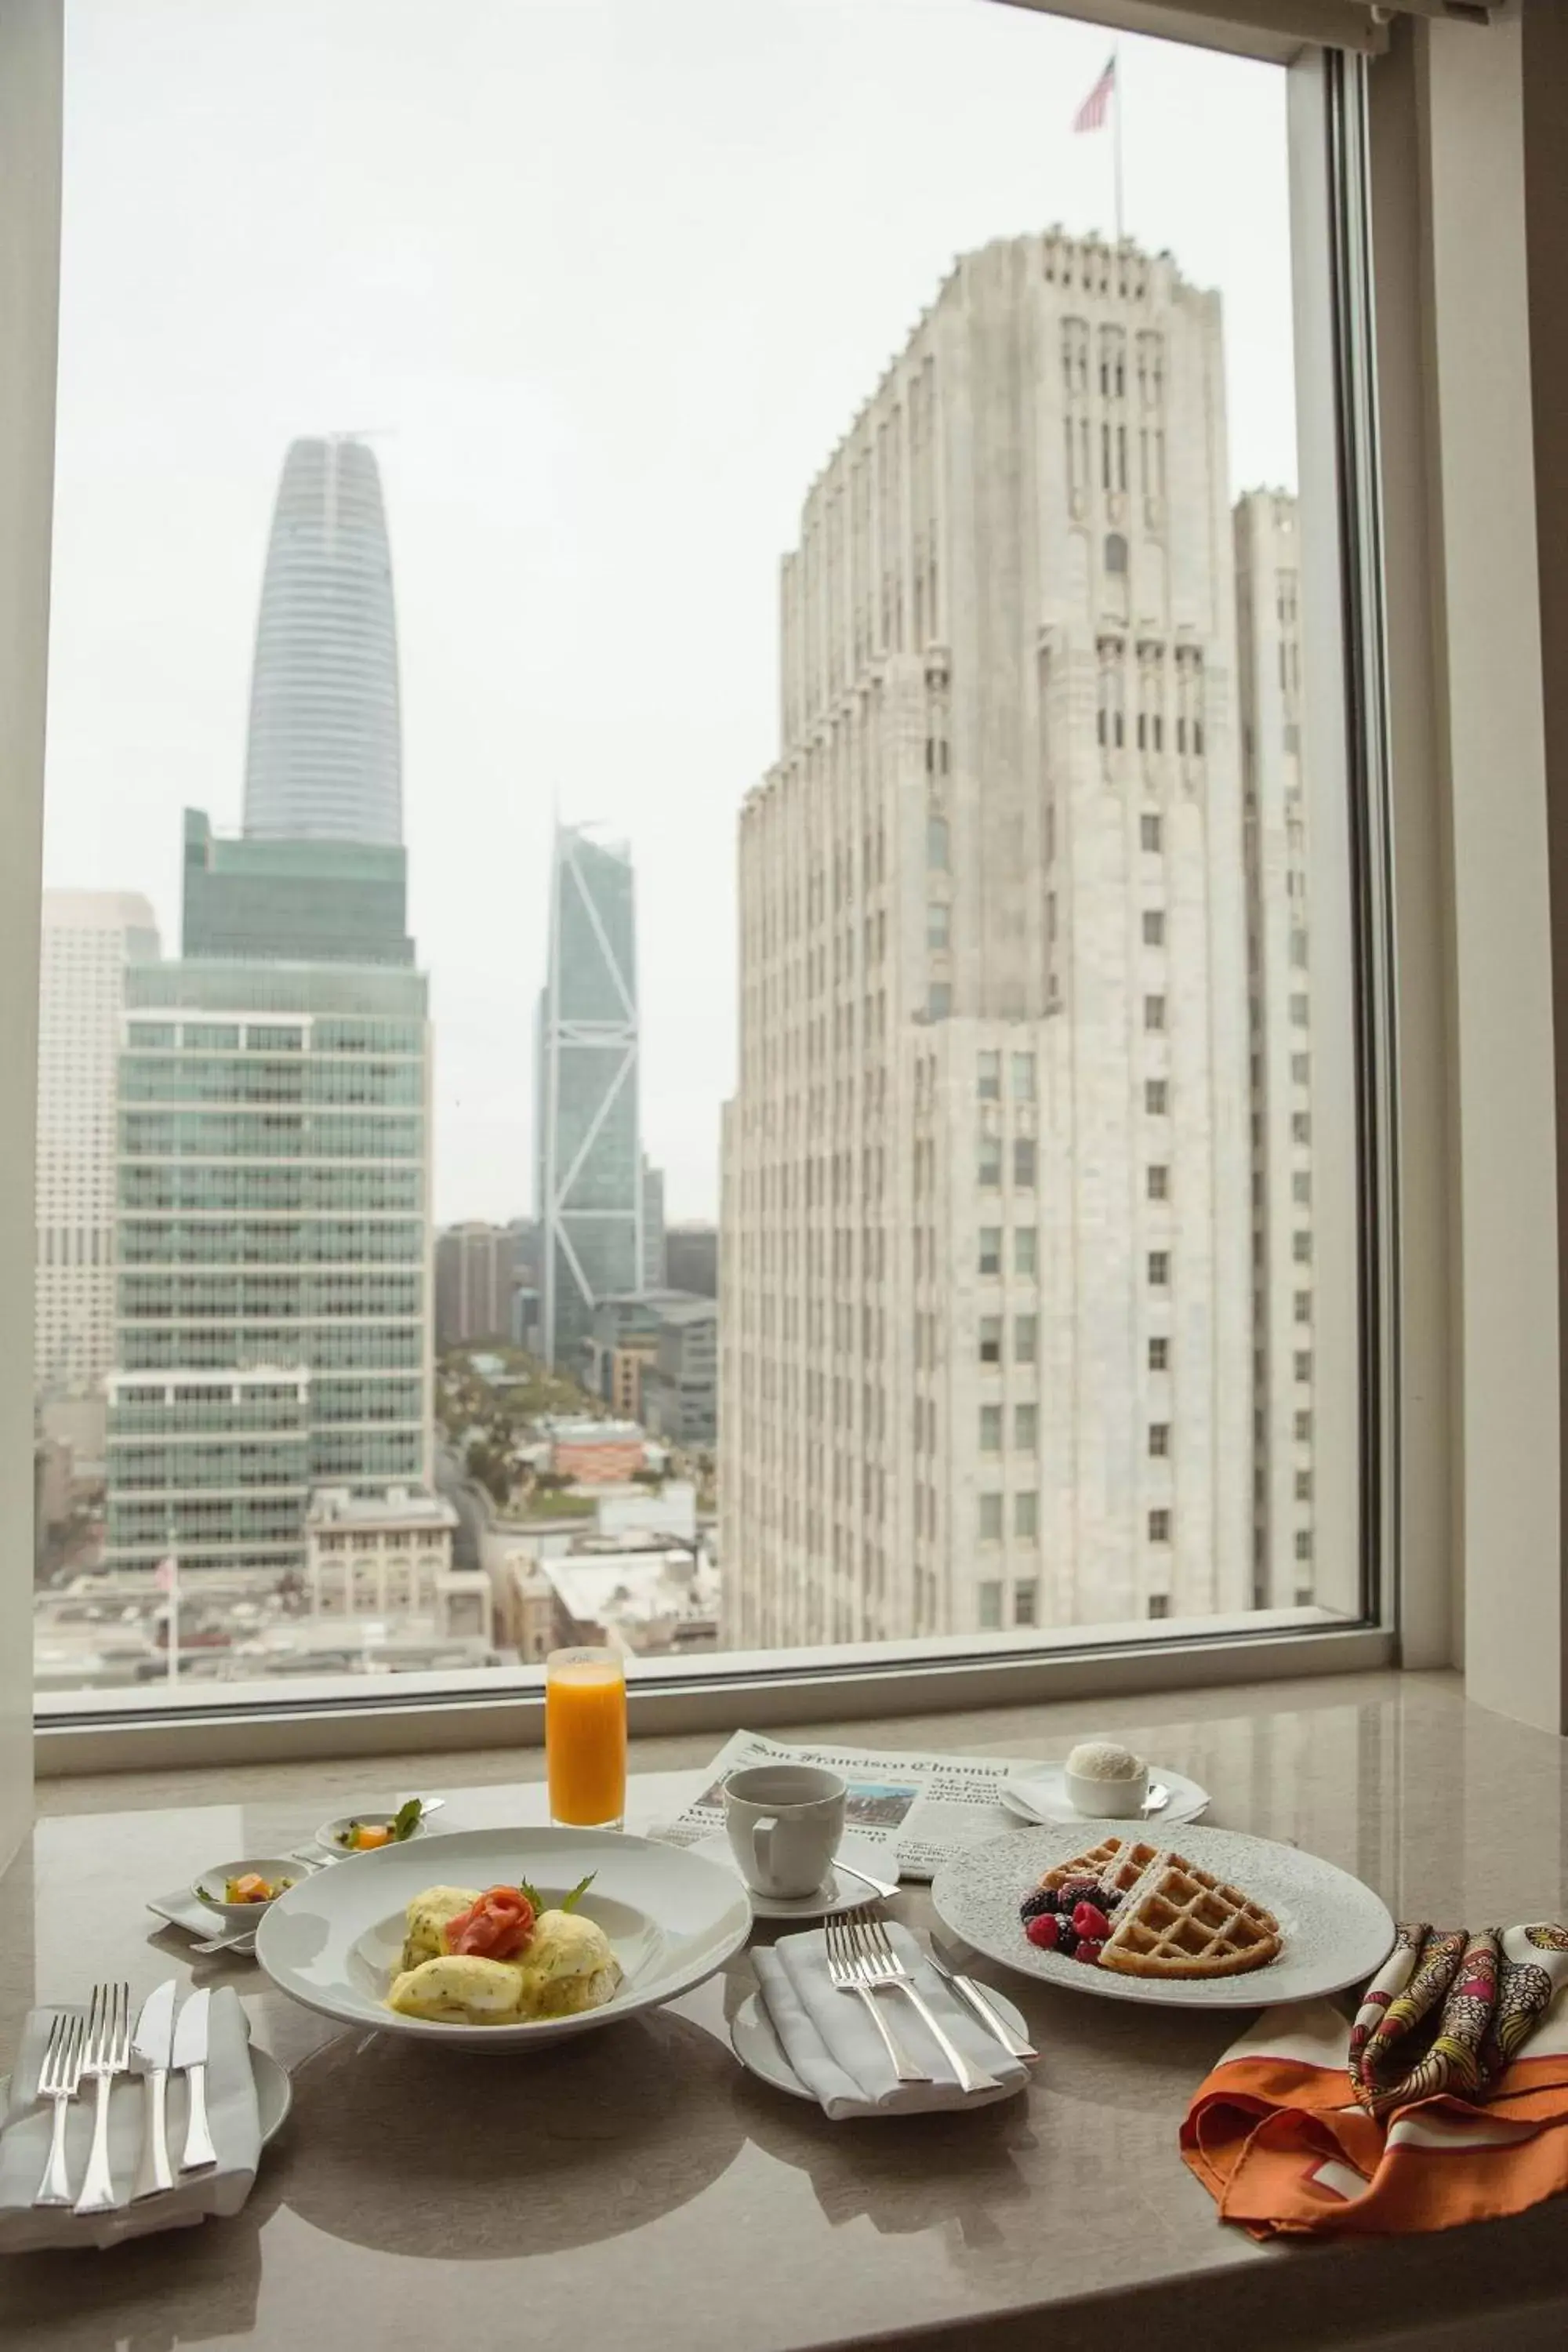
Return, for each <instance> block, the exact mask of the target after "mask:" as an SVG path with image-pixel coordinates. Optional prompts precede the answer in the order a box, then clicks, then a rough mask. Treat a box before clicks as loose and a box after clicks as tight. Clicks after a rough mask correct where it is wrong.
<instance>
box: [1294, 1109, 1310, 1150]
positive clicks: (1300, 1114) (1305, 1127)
mask: <svg viewBox="0 0 1568 2352" xmlns="http://www.w3.org/2000/svg"><path fill="white" fill-rule="evenodd" d="M1290 1139H1291V1141H1292V1142H1293V1143H1310V1141H1311V1140H1312V1121H1311V1117H1310V1113H1309V1112H1307V1111H1304V1110H1299V1111H1293V1112H1292V1113H1291V1117H1290Z"/></svg>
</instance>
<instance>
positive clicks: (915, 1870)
mask: <svg viewBox="0 0 1568 2352" xmlns="http://www.w3.org/2000/svg"><path fill="white" fill-rule="evenodd" d="M773 1763H779V1764H822V1765H826V1768H827V1769H828V1770H829V1771H831V1772H842V1774H843V1775H844V1778H845V1779H846V1780H847V1782H848V1783H849V1802H848V1804H847V1808H846V1811H845V1828H846V1830H847V1832H850V1833H851V1834H852V1835H853V1836H855V1837H856V1838H859V1839H864V1840H865V1842H866V1843H868V1845H879V1846H884V1847H886V1848H887V1849H888V1850H889V1854H890V1855H896V1859H897V1870H898V1875H899V1876H900V1878H934V1877H935V1875H936V1874H937V1872H938V1870H939V1869H940V1868H941V1866H942V1864H943V1863H944V1862H945V1861H946V1860H947V1858H948V1856H949V1855H950V1854H952V1853H957V1851H958V1850H959V1848H960V1847H961V1846H968V1845H983V1844H984V1843H985V1841H986V1840H987V1839H988V1838H994V1837H1000V1836H1001V1835H1002V1833H1003V1832H1004V1831H1005V1830H1016V1828H1017V1826H1018V1823H1017V1820H1016V1816H1015V1815H1014V1814H1012V1813H1010V1812H1009V1811H1007V1809H1006V1807H1005V1805H1004V1804H1003V1802H1002V1801H1001V1798H1000V1796H999V1795H998V1793H997V1792H998V1790H1000V1788H1001V1786H1002V1783H1003V1781H1004V1780H1007V1779H1008V1778H1010V1776H1011V1775H1012V1774H1013V1773H1015V1772H1016V1770H1017V1769H1018V1764H1017V1759H1016V1758H1014V1757H991V1756H920V1755H914V1756H892V1755H882V1754H879V1753H877V1752H875V1751H873V1750H871V1749H869V1748H825V1747H817V1746H812V1747H809V1748H789V1747H785V1746H784V1744H783V1742H782V1741H780V1740H777V1739H765V1738H763V1735H762V1733H761V1732H759V1731H737V1732H735V1733H734V1734H733V1735H732V1736H731V1738H730V1739H729V1740H727V1741H726V1743H725V1745H724V1746H723V1748H721V1750H720V1752H719V1754H718V1755H717V1756H716V1757H715V1758H714V1759H713V1765H712V1771H711V1775H710V1780H709V1782H708V1785H707V1787H706V1788H705V1789H704V1790H703V1791H702V1794H701V1795H700V1797H698V1798H696V1799H695V1800H694V1801H693V1802H692V1803H690V1804H689V1805H688V1806H687V1808H686V1811H684V1812H683V1813H681V1814H680V1815H679V1817H678V1819H677V1820H675V1821H674V1822H671V1823H670V1825H669V1827H668V1829H667V1830H665V1831H663V1832H661V1834H662V1835H663V1836H664V1837H665V1838H666V1839H667V1840H668V1843H670V1844H672V1845H694V1844H695V1843H697V1840H698V1839H699V1838H705V1837H711V1835H712V1834H713V1832H714V1831H715V1830H720V1829H722V1828H723V1826H724V1780H725V1776H726V1775H727V1774H728V1773H731V1772H732V1771H733V1770H734V1769H735V1768H736V1766H737V1765H740V1764H773Z"/></svg>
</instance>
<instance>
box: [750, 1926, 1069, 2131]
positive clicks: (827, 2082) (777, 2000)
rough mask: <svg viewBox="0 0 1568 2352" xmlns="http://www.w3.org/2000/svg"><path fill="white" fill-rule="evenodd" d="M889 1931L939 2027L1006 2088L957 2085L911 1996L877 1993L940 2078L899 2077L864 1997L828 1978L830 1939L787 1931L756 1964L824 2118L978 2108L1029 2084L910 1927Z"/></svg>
mask: <svg viewBox="0 0 1568 2352" xmlns="http://www.w3.org/2000/svg"><path fill="white" fill-rule="evenodd" d="M887 1928H888V1936H889V1940H890V1942H891V1944H892V1947H893V1949H894V1950H895V1951H896V1952H897V1954H898V1956H899V1958H900V1959H901V1960H902V1961H904V1962H905V1963H906V1965H907V1966H908V1967H909V1968H910V1969H912V1970H913V1971H914V1974H915V1977H916V1979H917V1982H918V1986H919V1990H920V1991H921V1995H922V1996H923V1998H924V2000H925V2001H926V2003H927V2005H928V2006H929V2007H930V2009H931V2011H932V2013H933V2014H934V2015H935V2016H936V2017H938V2018H940V2020H941V2021H942V2030H943V2032H945V2033H946V2034H947V2035H948V2036H949V2038H950V2039H951V2040H952V2042H954V2043H956V2045H957V2047H958V2048H959V2049H960V2050H962V2051H963V2054H964V2056H965V2058H967V2059H968V2060H969V2062H970V2063H971V2064H972V2065H974V2066H979V2067H983V2068H984V2071H985V2073H986V2074H991V2075H994V2077H995V2079H996V2081H997V2082H998V2083H999V2084H1001V2085H1002V2088H1001V2091H1000V2092H999V2093H998V2092H994V2091H985V2092H980V2093H976V2094H970V2093H967V2092H964V2091H962V2090H960V2088H959V2086H958V2081H957V2078H956V2076H955V2075H954V2074H953V2071H952V2066H951V2064H950V2063H949V2062H948V2060H947V2059H946V2058H945V2057H944V2056H943V2055H942V2051H941V2050H940V2048H939V2047H938V2045H937V2044H936V2042H934V2041H933V2040H932V2039H931V2033H930V2032H929V2031H928V2030H927V2027H926V2023H925V2020H924V2019H923V2018H922V2017H921V2014H920V2012H919V2011H918V2010H917V2009H916V2007H915V2005H914V2003H913V2001H912V2000H910V1998H909V1996H908V1994H907V1993H901V1992H898V1991H896V1990H886V1991H883V1992H879V1993H877V1994H875V1995H874V1996H873V1998H874V1999H875V2000H879V2001H883V2002H885V2003H886V2004H887V2014H888V2021H889V2024H890V2025H891V2027H892V2029H893V2033H894V2036H895V2038H896V2039H897V2040H898V2041H899V2042H900V2043H901V2044H902V2045H903V2047H904V2048H905V2049H906V2050H907V2051H908V2052H909V2053H910V2057H911V2058H912V2059H914V2061H915V2062H916V2063H917V2064H919V2065H921V2066H925V2067H928V2068H929V2069H930V2070H931V2074H933V2075H934V2076H935V2077H936V2079H935V2081H934V2082H930V2083H900V2081H899V2079H898V2077H897V2075H896V2074H894V2072H893V2068H892V2063H891V2061H890V2060H889V2056H888V2053H887V2051H886V2050H885V2049H884V2048H883V2046H882V2037H881V2035H880V2034H879V2032H878V2031H877V2029H876V2026H875V2025H874V2024H873V2023H872V2021H871V2020H870V2018H869V2017H868V2015H867V2013H866V2004H865V2002H864V2001H863V2000H860V1999H859V1998H858V1995H857V1994H854V1993H847V1992H840V1991H839V1990H838V1989H837V1986H836V1985H835V1984H834V1982H833V1979H832V1978H831V1977H830V1976H829V1975H828V1973H827V1947H826V1940H825V1938H824V1937H823V1933H822V1930H821V1929H820V1928H816V1929H814V1930H812V1931H811V1932H810V1933H808V1934H805V1935H801V1936H781V1937H780V1938H779V1940H778V1942H777V1943H776V1944H773V1946H772V1947H771V1948H770V1947H769V1946H767V1945H765V1944H764V1945H758V1946H757V1947H756V1948H754V1949H753V1951H752V1966H753V1967H754V1968H755V1969H756V1972H757V1982H758V1984H759V1985H760V1987H761V1988H762V1996H763V2004H764V2006H765V2007H766V2009H767V2012H768V2016H769V2018H770V2019H771V2020H772V2022H773V2031H774V2032H775V2033H776V2034H777V2035H778V2038H779V2041H780V2042H781V2043H782V2045H783V2048H784V2055H785V2057H786V2058H787V2059H788V2060H789V2063H790V2064H791V2065H792V2066H793V2067H794V2069H795V2073H796V2074H798V2075H799V2076H800V2079H801V2081H802V2082H803V2083H804V2084H805V2087H806V2089H807V2090H808V2091H809V2092H810V2093H811V2094H812V2095H813V2097H814V2098H816V2099H819V2100H820V2101H821V2103H822V2111H823V2113H824V2115H826V2116H828V2117H829V2118H830V2119H831V2120H832V2121H833V2122H834V2123H840V2122H843V2121H844V2120H845V2118H846V2117H847V2116H903V2115H924V2114H926V2113H928V2112H930V2111H931V2110H932V2109H934V2108H941V2107H966V2106H976V2105H980V2104H981V2102H982V2101H983V2100H990V2099H994V2098H996V2097H998V2096H1001V2097H1010V2096H1011V2095H1013V2093H1014V2092H1016V2091H1019V2090H1021V2089H1022V2088H1023V2086H1024V2084H1025V2083H1026V2080H1027V2074H1026V2069H1025V2067H1024V2064H1023V2062H1022V2061H1021V2060H1020V2059H1017V2058H1013V2057H1009V2055H1008V2054H1007V2053H1006V2051H1005V2050H1004V2049H1003V2047H1002V2044H1001V2043H1000V2042H998V2041H996V2040H995V2039H994V2037H993V2036H992V2035H991V2034H989V2033H987V2032H985V2030H984V2027H983V2026H981V2025H980V2024H979V2023H977V2021H975V2019H974V2018H973V2017H972V2016H971V2015H970V2013H969V2011H967V2010H966V2009H965V2008H963V2005H962V2003H960V2002H959V2001H957V2000H954V1999H953V1997H952V1993H951V1992H950V1991H949V1990H948V1989H947V1987H946V1985H944V1984H943V1982H942V1979H941V1978H940V1977H939V1976H938V1975H937V1973H936V1970H935V1969H933V1968H932V1967H931V1964H930V1962H929V1961H928V1960H927V1958H926V1956H925V1954H924V1952H923V1951H922V1950H921V1947H920V1945H919V1943H918V1942H917V1941H916V1939H915V1937H913V1936H912V1935H911V1934H910V1930H909V1929H908V1928H907V1927H900V1926H899V1924H898V1923H897V1922H896V1921H895V1920H889V1921H888V1922H887Z"/></svg>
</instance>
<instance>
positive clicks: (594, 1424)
mask: <svg viewBox="0 0 1568 2352" xmlns="http://www.w3.org/2000/svg"><path fill="white" fill-rule="evenodd" d="M540 1434H541V1436H542V1438H544V1439H545V1440H546V1441H547V1443H548V1444H549V1447H550V1466H551V1469H552V1471H553V1472H554V1474H555V1475H556V1476H557V1477H558V1478H565V1479H571V1480H575V1481H576V1482H577V1483H578V1484H579V1485H581V1486H624V1485H625V1484H626V1480H627V1479H629V1478H630V1477H631V1476H632V1475H633V1474H634V1473H635V1472H637V1471H638V1470H642V1469H645V1468H646V1467H647V1459H648V1449H647V1439H646V1438H645V1436H644V1435H643V1433H642V1431H641V1429H640V1428H639V1427H638V1425H637V1423H636V1422H635V1421H570V1420H555V1421H547V1422H541V1423H540Z"/></svg>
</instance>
